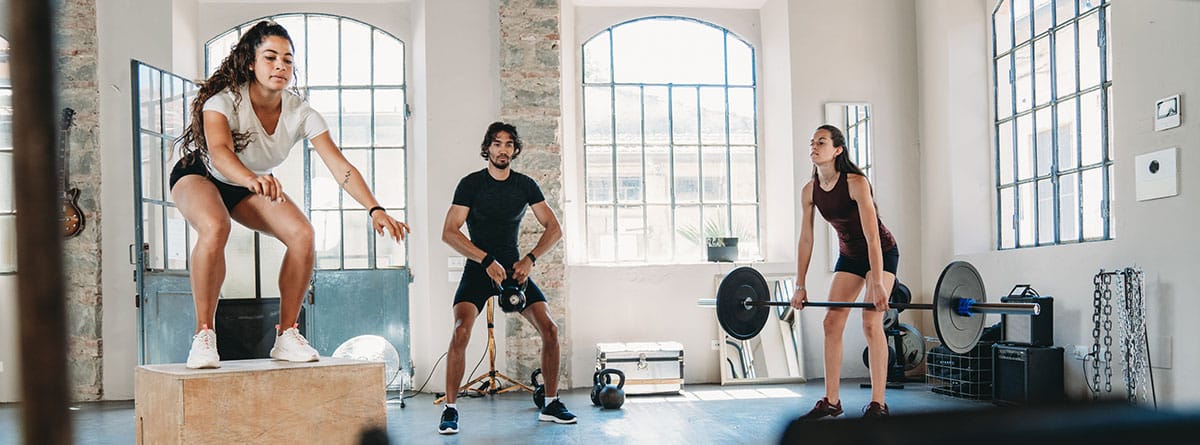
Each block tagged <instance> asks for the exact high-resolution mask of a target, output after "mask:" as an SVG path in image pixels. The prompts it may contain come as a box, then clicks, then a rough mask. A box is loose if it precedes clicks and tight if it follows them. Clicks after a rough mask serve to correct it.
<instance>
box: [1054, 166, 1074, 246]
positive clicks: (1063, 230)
mask: <svg viewBox="0 0 1200 445" xmlns="http://www.w3.org/2000/svg"><path fill="white" fill-rule="evenodd" d="M1058 231H1059V235H1058V237H1059V239H1060V240H1062V241H1078V240H1079V175H1078V174H1074V173H1073V174H1069V175H1063V176H1062V177H1061V178H1059V181H1058Z"/></svg>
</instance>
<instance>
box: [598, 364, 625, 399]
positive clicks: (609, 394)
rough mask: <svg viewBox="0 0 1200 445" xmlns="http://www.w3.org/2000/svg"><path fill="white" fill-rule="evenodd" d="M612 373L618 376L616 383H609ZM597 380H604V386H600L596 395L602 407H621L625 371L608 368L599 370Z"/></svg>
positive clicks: (623, 397) (623, 395) (623, 396)
mask: <svg viewBox="0 0 1200 445" xmlns="http://www.w3.org/2000/svg"><path fill="white" fill-rule="evenodd" d="M613 375H615V376H617V377H620V378H619V379H618V380H617V384H616V385H613V384H612V383H611V382H612V377H611V376H613ZM597 380H604V381H605V384H604V387H602V388H600V394H599V396H598V398H599V399H600V406H603V407H604V409H619V408H621V405H624V404H625V390H624V389H622V388H624V387H625V373H624V372H621V370H620V369H612V368H608V369H604V370H601V371H600V378H599V379H597Z"/></svg>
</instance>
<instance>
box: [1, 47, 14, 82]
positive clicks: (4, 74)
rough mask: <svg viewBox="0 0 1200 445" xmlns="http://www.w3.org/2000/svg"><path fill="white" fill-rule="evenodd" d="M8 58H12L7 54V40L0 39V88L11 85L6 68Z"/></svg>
mask: <svg viewBox="0 0 1200 445" xmlns="http://www.w3.org/2000/svg"><path fill="white" fill-rule="evenodd" d="M9 57H12V56H11V54H10V53H9V48H8V40H7V39H3V38H0V86H5V87H7V86H11V85H12V73H11V72H10V71H9V66H8V60H9Z"/></svg>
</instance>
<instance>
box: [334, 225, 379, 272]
mask: <svg viewBox="0 0 1200 445" xmlns="http://www.w3.org/2000/svg"><path fill="white" fill-rule="evenodd" d="M342 216H343V217H344V218H345V220H344V225H343V226H342V230H343V234H344V238H342V239H343V240H345V246H346V265H345V268H346V269H366V268H367V267H368V266H369V261H368V258H369V256H368V254H367V248H368V245H367V242H368V241H367V239H368V238H370V237H372V236H373V231H372V228H371V223H370V222H369V221H368V220H367V211H366V210H347V211H345V212H344V213H343V214H342Z"/></svg>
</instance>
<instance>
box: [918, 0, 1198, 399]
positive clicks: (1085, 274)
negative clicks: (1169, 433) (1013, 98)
mask: <svg viewBox="0 0 1200 445" xmlns="http://www.w3.org/2000/svg"><path fill="white" fill-rule="evenodd" d="M918 4H919V8H918V9H919V11H920V13H919V20H920V24H921V25H920V27H919V28H920V29H922V32H921V36H920V46H921V59H920V63H919V65H920V66H921V67H922V77H921V103H922V107H921V113H922V115H921V127H920V130H921V135H922V140H925V141H928V142H927V143H926V144H925V145H924V146H923V151H924V153H925V156H924V160H925V162H924V164H923V166H922V169H923V171H925V172H927V173H926V174H924V175H922V177H923V178H924V182H923V191H922V195H923V198H924V202H925V203H926V206H925V208H924V209H923V211H922V218H921V219H922V221H924V222H925V223H926V224H927V225H929V226H930V227H928V228H927V233H929V234H930V236H927V237H926V238H925V246H926V251H927V252H928V254H927V255H926V256H925V257H924V258H923V264H924V266H925V267H924V271H925V273H924V275H925V276H926V278H927V279H933V277H935V276H936V273H937V272H938V271H939V270H940V268H941V266H942V265H944V264H945V263H946V262H948V261H951V260H955V259H964V260H968V261H970V262H972V263H973V264H974V265H975V266H976V267H977V268H978V269H979V271H980V273H981V274H982V275H983V278H984V282H985V283H986V284H987V287H988V292H989V294H991V295H1002V294H1003V293H1005V292H1007V291H1008V289H1009V288H1010V287H1011V286H1012V285H1013V284H1015V283H1030V284H1032V285H1033V286H1034V287H1035V288H1036V289H1037V290H1038V291H1039V292H1040V293H1042V294H1043V295H1051V296H1054V297H1055V301H1054V304H1055V317H1054V320H1055V327H1054V331H1055V332H1054V335H1055V343H1056V344H1058V345H1060V346H1065V347H1067V350H1068V351H1070V349H1071V347H1072V346H1073V345H1077V344H1083V345H1090V344H1091V342H1092V337H1091V328H1092V326H1091V314H1092V289H1093V285H1092V276H1093V275H1094V274H1095V273H1096V272H1098V271H1099V270H1100V269H1102V268H1104V269H1109V270H1111V269H1114V268H1119V267H1126V266H1138V267H1141V268H1142V269H1143V270H1145V272H1146V285H1147V288H1146V290H1147V294H1146V300H1147V307H1148V315H1149V316H1148V319H1147V323H1148V328H1149V336H1150V342H1149V344H1150V349H1151V352H1152V359H1153V361H1154V363H1155V364H1156V365H1162V366H1168V365H1169V366H1170V367H1169V368H1161V369H1160V368H1155V369H1154V379H1155V384H1156V387H1157V395H1158V401H1159V403H1160V406H1163V405H1165V406H1175V407H1181V408H1182V407H1194V406H1198V405H1200V382H1197V381H1196V379H1195V378H1194V376H1195V372H1194V371H1193V370H1195V369H1197V367H1198V366H1200V351H1198V350H1197V349H1196V348H1194V347H1190V344H1189V342H1188V339H1190V338H1192V337H1194V335H1195V334H1194V329H1192V327H1193V326H1194V325H1195V322H1194V320H1196V319H1197V317H1198V316H1200V307H1197V305H1196V304H1195V303H1194V299H1195V298H1194V297H1195V296H1194V292H1192V291H1191V290H1192V289H1195V288H1197V287H1198V286H1200V277H1198V275H1197V274H1196V273H1195V269H1196V266H1197V265H1198V264H1200V260H1197V259H1196V256H1195V254H1194V246H1196V245H1197V241H1200V235H1197V234H1196V231H1195V229H1194V228H1193V227H1192V224H1191V221H1192V220H1193V219H1195V218H1196V217H1197V216H1198V211H1197V210H1196V206H1195V202H1196V198H1195V196H1196V194H1197V193H1200V184H1198V182H1197V181H1192V180H1189V178H1190V175H1192V174H1200V158H1198V157H1196V156H1193V155H1192V153H1191V152H1192V151H1194V150H1196V149H1197V143H1196V141H1197V140H1200V125H1198V124H1197V121H1196V119H1195V118H1194V117H1193V118H1189V116H1192V115H1193V114H1194V113H1197V112H1198V111H1197V108H1196V107H1195V106H1194V105H1191V104H1190V103H1189V101H1188V100H1187V98H1188V97H1191V96H1189V94H1190V95H1193V96H1194V95H1195V94H1196V93H1197V92H1198V91H1200V77H1196V76H1195V73H1196V72H1197V71H1198V70H1200V30H1198V28H1197V27H1196V24H1197V23H1200V2H1195V1H1183V0H1146V1H1137V2H1133V1H1115V2H1113V4H1112V9H1111V11H1112V25H1111V29H1110V33H1111V40H1110V41H1111V43H1112V45H1113V46H1112V54H1113V57H1114V59H1115V60H1116V63H1115V64H1114V66H1113V107H1114V110H1113V115H1112V122H1111V125H1112V126H1113V134H1114V139H1113V141H1112V146H1111V150H1112V152H1111V153H1112V157H1113V162H1114V178H1113V213H1114V217H1113V223H1114V229H1115V234H1116V239H1114V240H1111V241H1104V242H1092V243H1085V244H1075V245H1061V246H1050V247H1041V248H1032V249H1017V250H1007V251H995V250H994V243H995V241H994V236H995V235H994V233H995V230H996V229H995V227H994V224H995V223H994V222H992V221H994V213H992V212H994V210H993V206H994V205H995V203H994V199H995V198H994V197H993V195H994V193H995V191H994V190H995V189H994V185H993V184H994V183H995V182H994V179H993V178H992V172H993V171H994V166H993V165H992V161H991V160H990V158H991V156H993V154H992V150H994V148H992V144H991V138H992V136H991V134H992V131H993V130H992V128H991V126H990V124H989V123H990V122H991V120H990V119H991V116H990V114H989V111H988V110H989V107H990V105H989V101H990V100H991V98H990V97H989V96H990V91H991V89H990V87H989V88H981V87H980V86H981V85H990V83H988V82H989V76H990V74H988V71H989V68H988V66H989V64H990V59H989V58H988V55H989V52H990V51H989V50H988V49H987V48H988V47H987V46H986V45H987V44H988V43H987V39H988V38H989V37H988V36H989V35H990V34H989V31H988V29H987V22H988V20H989V17H990V16H989V14H990V11H991V9H990V8H991V7H992V4H993V2H992V1H988V0H976V1H971V2H960V1H954V0H920V1H919V3H918ZM1149 67H1153V69H1150V68H1149ZM1173 94H1182V95H1183V97H1184V100H1183V109H1182V115H1183V122H1182V125H1181V126H1180V127H1178V128H1175V129H1172V130H1168V131H1163V132H1155V131H1154V130H1153V120H1152V118H1153V109H1154V103H1155V101H1156V100H1158V99H1160V98H1163V97H1166V96H1170V95H1173ZM981 123H982V126H981ZM1167 147H1179V152H1180V157H1179V175H1180V182H1179V185H1180V189H1179V190H1180V193H1179V195H1178V196H1175V197H1171V198H1166V199H1159V200H1154V201H1146V202H1138V201H1137V200H1136V198H1135V187H1134V183H1133V176H1134V171H1133V167H1132V162H1133V159H1134V157H1135V156H1137V155H1140V154H1143V153H1147V152H1151V151H1156V150H1159V149H1162V148H1167ZM934 171H938V172H942V173H939V174H930V173H932V172H934ZM984 205H986V207H984ZM950 221H952V223H951V222H950ZM933 234H937V236H933ZM1168 337H1170V338H1172V339H1173V341H1170V342H1168V341H1167V338H1168ZM1168 344H1172V346H1173V347H1172V348H1170V349H1171V350H1168V347H1167V346H1168ZM1069 357H1070V355H1069V353H1068V358H1067V360H1066V363H1065V374H1066V376H1065V377H1066V385H1067V393H1068V395H1069V396H1071V397H1073V398H1084V397H1086V394H1087V389H1086V385H1085V383H1084V382H1085V381H1084V374H1083V371H1082V369H1081V366H1080V365H1081V364H1080V362H1079V361H1077V360H1073V359H1070V358H1069ZM1121 372H1122V371H1121V367H1120V365H1119V364H1114V368H1113V374H1114V375H1113V379H1114V385H1113V386H1114V390H1115V391H1117V392H1118V393H1117V394H1118V395H1119V396H1120V395H1122V392H1123V391H1124V388H1123V386H1122V383H1121V377H1120V375H1121Z"/></svg>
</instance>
